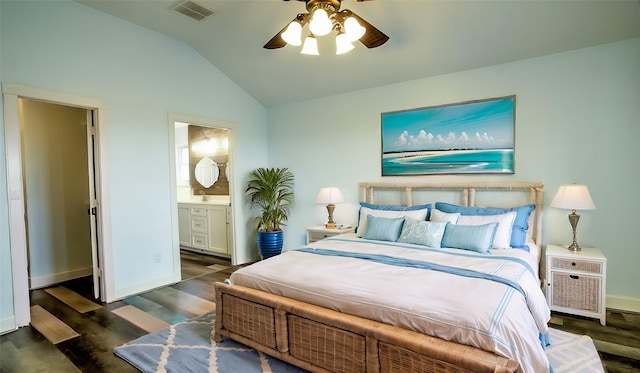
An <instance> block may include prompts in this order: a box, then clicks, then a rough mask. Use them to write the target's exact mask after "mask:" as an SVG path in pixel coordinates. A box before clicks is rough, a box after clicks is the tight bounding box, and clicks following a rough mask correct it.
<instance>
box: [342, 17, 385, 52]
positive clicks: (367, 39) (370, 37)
mask: <svg viewBox="0 0 640 373" xmlns="http://www.w3.org/2000/svg"><path fill="white" fill-rule="evenodd" d="M351 15H352V16H353V17H355V19H357V20H358V22H360V25H362V27H364V28H365V29H366V30H367V31H366V32H365V33H364V35H363V36H362V37H361V38H360V42H361V43H362V44H364V46H365V47H367V48H375V47H379V46H381V45H382V44H384V43H386V42H387V40H389V37H388V36H387V35H385V34H384V33H383V32H382V31H380V30H378V29H377V28H375V27H373V25H372V24H370V23H369V22H367V21H365V20H364V19H362V17H360V16H359V15H357V14H355V13H354V12H351Z"/></svg>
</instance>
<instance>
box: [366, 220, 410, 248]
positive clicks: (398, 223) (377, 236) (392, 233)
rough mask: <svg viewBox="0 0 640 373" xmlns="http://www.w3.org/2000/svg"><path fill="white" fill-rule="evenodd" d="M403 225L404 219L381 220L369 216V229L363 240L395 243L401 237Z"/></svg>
mask: <svg viewBox="0 0 640 373" xmlns="http://www.w3.org/2000/svg"><path fill="white" fill-rule="evenodd" d="M403 223H404V218H381V217H378V216H373V215H371V214H369V215H367V228H366V229H365V231H364V234H363V235H362V238H366V239H367V240H380V241H392V242H395V241H397V240H398V236H400V230H401V229H402V224H403Z"/></svg>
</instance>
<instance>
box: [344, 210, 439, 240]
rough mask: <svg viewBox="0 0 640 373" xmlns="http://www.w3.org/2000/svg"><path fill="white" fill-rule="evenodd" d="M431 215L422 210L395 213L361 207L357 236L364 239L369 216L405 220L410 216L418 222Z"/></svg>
mask: <svg viewBox="0 0 640 373" xmlns="http://www.w3.org/2000/svg"><path fill="white" fill-rule="evenodd" d="M428 213H429V209H426V208H425V209H420V210H403V211H395V210H374V209H370V208H368V207H364V206H362V207H360V218H359V219H358V232H357V233H356V235H357V236H358V237H362V235H363V234H364V232H365V231H366V230H367V215H372V216H376V217H380V218H403V217H405V216H408V217H410V218H414V219H418V220H426V219H427V214H428Z"/></svg>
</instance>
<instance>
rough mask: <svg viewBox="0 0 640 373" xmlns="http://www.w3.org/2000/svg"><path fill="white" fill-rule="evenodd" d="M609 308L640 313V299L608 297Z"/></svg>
mask: <svg viewBox="0 0 640 373" xmlns="http://www.w3.org/2000/svg"><path fill="white" fill-rule="evenodd" d="M607 308H611V309H616V310H621V311H631V312H637V313H640V298H630V297H621V296H617V295H607Z"/></svg>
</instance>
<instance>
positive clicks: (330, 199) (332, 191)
mask: <svg viewBox="0 0 640 373" xmlns="http://www.w3.org/2000/svg"><path fill="white" fill-rule="evenodd" d="M341 202H344V198H343V197H342V192H341V191H340V188H336V187H326V188H322V189H320V193H318V196H317V197H316V203H323V204H324V203H328V204H333V203H341Z"/></svg>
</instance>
